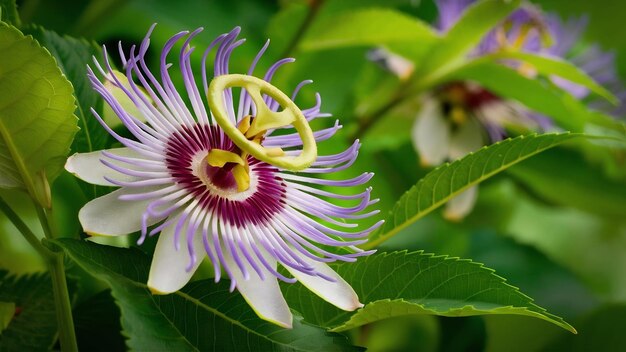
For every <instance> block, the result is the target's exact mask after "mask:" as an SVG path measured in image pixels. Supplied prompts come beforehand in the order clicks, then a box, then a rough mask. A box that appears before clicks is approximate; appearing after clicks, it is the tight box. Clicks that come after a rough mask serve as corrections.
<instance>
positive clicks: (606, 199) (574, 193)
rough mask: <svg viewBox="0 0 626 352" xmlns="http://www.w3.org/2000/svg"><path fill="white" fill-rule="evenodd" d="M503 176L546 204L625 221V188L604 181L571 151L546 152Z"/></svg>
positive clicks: (608, 180)
mask: <svg viewBox="0 0 626 352" xmlns="http://www.w3.org/2000/svg"><path fill="white" fill-rule="evenodd" d="M507 172H508V173H509V174H511V175H513V176H514V177H515V179H517V180H519V181H521V182H523V183H524V185H525V186H526V187H528V188H529V189H531V190H532V191H533V192H534V194H536V195H538V196H540V197H541V198H543V199H545V200H547V201H549V202H550V203H553V204H560V205H565V206H571V207H575V208H578V209H581V210H584V211H586V212H589V213H594V214H598V215H600V216H605V217H612V218H614V219H624V218H626V207H624V204H626V184H624V182H618V181H615V180H612V179H610V178H608V177H606V176H605V175H604V174H603V173H602V172H601V171H600V170H597V168H594V167H592V166H591V165H589V164H587V163H585V162H584V160H583V159H582V156H580V155H578V154H577V153H575V152H573V151H570V150H564V149H555V150H550V151H548V152H545V153H543V154H541V155H538V156H537V157H535V158H533V159H531V160H529V161H528V162H525V163H523V164H520V165H516V166H515V167H512V168H510V169H509V170H508V171H507Z"/></svg>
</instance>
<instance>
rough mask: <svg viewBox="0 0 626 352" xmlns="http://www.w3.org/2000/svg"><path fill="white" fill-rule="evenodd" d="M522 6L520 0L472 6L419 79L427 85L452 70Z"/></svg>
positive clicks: (425, 64)
mask: <svg viewBox="0 0 626 352" xmlns="http://www.w3.org/2000/svg"><path fill="white" fill-rule="evenodd" d="M518 5H519V1H518V0H514V1H507V0H483V1H478V2H476V3H475V4H473V5H470V6H469V7H468V8H467V9H466V10H465V12H464V13H463V15H462V16H461V17H460V18H459V20H458V21H457V22H456V23H455V24H454V26H452V27H451V28H450V29H449V30H448V32H447V33H446V34H445V36H444V37H443V38H442V40H441V41H439V42H438V43H437V44H436V45H435V46H434V47H433V48H432V51H431V52H430V54H429V55H428V56H427V57H426V58H425V59H424V62H422V64H421V66H420V69H419V72H417V73H416V75H415V77H417V78H418V84H420V85H424V84H426V83H424V82H425V81H429V80H430V79H432V78H433V77H437V76H439V75H441V74H443V73H444V72H447V71H449V70H451V69H452V68H454V67H456V66H457V65H459V64H461V63H462V62H463V61H465V60H466V57H467V55H468V54H469V53H470V52H471V51H472V50H473V49H474V48H475V47H476V46H477V45H478V44H479V43H480V41H481V40H482V39H483V37H484V36H485V34H487V33H488V32H489V31H490V30H492V29H493V28H494V26H496V25H497V24H498V23H499V22H500V21H502V20H503V19H504V18H506V16H508V15H509V14H510V13H511V12H513V10H515V9H516V8H517V6H518Z"/></svg>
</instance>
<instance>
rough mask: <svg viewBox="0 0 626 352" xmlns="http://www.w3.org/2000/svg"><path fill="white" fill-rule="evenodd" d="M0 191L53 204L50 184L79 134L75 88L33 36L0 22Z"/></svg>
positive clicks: (45, 204) (47, 204)
mask: <svg viewBox="0 0 626 352" xmlns="http://www.w3.org/2000/svg"><path fill="white" fill-rule="evenodd" d="M0 52H2V55H0V67H2V70H1V71H0V170H1V171H0V187H5V188H22V189H26V190H27V191H28V193H29V194H30V195H31V197H33V198H34V199H36V200H37V201H38V202H39V203H40V204H41V205H42V206H45V207H49V206H50V195H49V192H50V190H49V186H48V183H49V182H51V181H52V180H53V179H54V178H55V177H56V176H57V175H58V174H59V172H60V171H61V169H62V168H63V164H64V162H65V157H66V155H67V153H68V151H69V148H70V145H71V143H72V138H73V137H74V134H75V133H76V130H77V127H76V117H75V116H74V115H73V111H74V108H75V106H74V97H73V96H72V85H71V84H70V83H69V82H68V81H67V80H66V79H65V77H63V75H62V73H61V71H60V70H59V68H58V67H57V65H56V63H55V61H54V58H52V56H50V54H49V53H48V51H46V50H45V49H43V48H41V47H40V46H39V44H38V43H37V42H36V41H35V40H33V38H32V37H26V36H24V35H23V34H22V33H21V32H20V31H18V30H17V29H15V28H14V27H11V26H8V25H6V24H4V23H0Z"/></svg>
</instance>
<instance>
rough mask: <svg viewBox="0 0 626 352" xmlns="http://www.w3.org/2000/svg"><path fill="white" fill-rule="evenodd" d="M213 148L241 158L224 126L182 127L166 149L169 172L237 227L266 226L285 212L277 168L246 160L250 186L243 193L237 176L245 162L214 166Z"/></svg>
mask: <svg viewBox="0 0 626 352" xmlns="http://www.w3.org/2000/svg"><path fill="white" fill-rule="evenodd" d="M213 150H222V151H225V152H226V153H233V155H237V156H238V157H240V155H241V154H240V152H239V150H238V149H237V146H236V145H234V144H233V142H232V141H231V140H230V139H229V138H228V137H227V136H225V135H224V134H223V133H222V131H221V130H220V128H219V126H209V125H195V126H194V127H192V128H188V127H183V128H182V129H181V130H180V131H178V132H177V133H174V134H173V135H171V136H170V138H169V140H168V143H167V147H166V150H165V163H166V165H167V167H168V169H169V172H170V174H171V175H172V177H173V178H174V180H175V181H176V183H177V184H178V185H180V186H181V187H182V188H184V189H185V190H186V191H187V192H188V193H189V194H191V195H193V197H194V199H196V200H197V201H198V202H199V204H200V206H202V207H203V208H204V209H206V210H207V211H215V212H216V214H217V215H218V216H219V217H220V218H222V219H224V220H225V221H227V222H228V223H231V224H234V225H236V226H239V225H242V226H243V224H249V223H255V224H256V223H264V222H266V221H268V219H271V217H272V216H273V215H274V214H276V213H277V212H280V211H281V209H282V208H283V207H284V200H283V198H284V197H285V194H286V193H285V192H286V191H285V189H286V186H285V184H284V182H283V180H282V179H281V178H280V177H279V176H278V174H277V171H278V170H277V169H276V167H274V166H272V165H269V164H267V163H265V162H262V161H259V160H257V159H255V158H254V157H252V156H247V157H246V158H244V160H245V164H246V165H247V170H248V171H247V172H248V175H249V186H248V188H247V189H246V190H244V191H240V190H239V184H238V182H237V179H236V177H237V176H236V172H233V171H234V169H235V167H236V166H237V165H240V164H239V163H237V162H232V161H229V162H225V163H224V165H222V166H221V167H216V166H211V164H210V163H209V160H208V159H209V154H211V151H213ZM218 153H219V152H218Z"/></svg>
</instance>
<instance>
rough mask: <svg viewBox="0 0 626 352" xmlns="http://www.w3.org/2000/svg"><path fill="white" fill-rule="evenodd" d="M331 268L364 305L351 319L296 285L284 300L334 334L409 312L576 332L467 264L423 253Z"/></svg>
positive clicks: (501, 281) (502, 282)
mask: <svg viewBox="0 0 626 352" xmlns="http://www.w3.org/2000/svg"><path fill="white" fill-rule="evenodd" d="M334 268H335V270H336V271H337V273H338V274H339V275H341V277H343V278H344V279H345V280H346V281H347V282H348V283H350V285H351V286H352V287H353V288H354V289H355V291H356V292H357V293H358V294H359V298H360V299H361V301H362V302H364V303H365V307H364V308H362V309H360V310H358V311H357V312H356V313H354V314H353V315H351V313H348V312H342V311H340V310H338V309H336V308H333V307H331V306H330V305H329V304H327V303H326V302H324V301H323V300H321V299H319V298H318V297H313V296H310V295H309V296H307V295H305V294H304V292H305V291H304V289H303V288H302V286H299V285H291V286H289V287H288V288H287V290H286V297H287V299H288V301H289V303H290V304H292V306H293V307H295V309H296V310H298V311H300V312H302V314H303V315H304V317H305V318H306V319H307V320H310V321H311V322H313V323H315V324H318V325H321V326H326V327H331V328H333V330H335V331H343V330H348V329H351V328H354V327H357V326H361V325H365V324H368V323H371V322H374V321H378V320H382V319H387V318H392V317H397V316H404V315H412V314H432V315H441V316H449V317H457V316H471V315H482V314H517V315H527V316H532V317H535V318H539V319H543V320H546V321H549V322H551V323H553V324H556V325H558V326H560V327H562V328H564V329H567V330H570V331H572V332H575V330H574V328H572V327H571V326H570V325H569V324H567V323H566V322H565V321H563V320H562V319H561V318H559V317H557V316H554V315H552V314H550V313H547V312H546V310H545V309H543V308H541V307H539V306H537V305H536V304H534V303H533V302H532V299H531V298H529V297H528V296H526V295H524V294H523V293H521V292H519V290H518V289H517V288H516V287H513V286H511V285H509V284H507V283H506V282H505V280H504V279H503V278H501V277H499V276H497V275H496V274H495V273H494V271H493V270H492V269H489V268H485V267H484V266H483V265H482V264H479V263H473V262H471V261H470V260H462V259H458V258H450V257H447V256H433V255H432V254H424V253H422V252H413V253H407V252H393V253H382V254H375V255H371V256H369V257H367V258H363V259H360V260H359V261H358V262H356V263H342V264H339V265H336V266H335V267H334Z"/></svg>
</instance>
